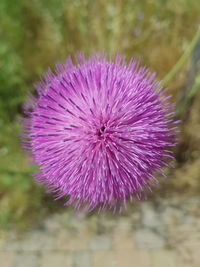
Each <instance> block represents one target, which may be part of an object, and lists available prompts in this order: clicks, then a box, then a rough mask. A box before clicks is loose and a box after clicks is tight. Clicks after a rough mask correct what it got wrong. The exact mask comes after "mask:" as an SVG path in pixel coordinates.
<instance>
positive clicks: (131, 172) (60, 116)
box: [23, 55, 177, 210]
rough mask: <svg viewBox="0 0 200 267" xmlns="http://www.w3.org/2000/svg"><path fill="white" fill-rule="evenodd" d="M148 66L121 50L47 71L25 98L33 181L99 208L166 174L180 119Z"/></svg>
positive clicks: (145, 187) (114, 204)
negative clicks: (109, 56) (35, 168)
mask: <svg viewBox="0 0 200 267" xmlns="http://www.w3.org/2000/svg"><path fill="white" fill-rule="evenodd" d="M154 78H155V74H151V73H150V72H149V70H148V69H147V68H145V67H140V66H139V64H138V62H136V61H135V60H131V61H130V62H129V64H126V62H125V61H124V60H123V59H122V58H121V57H120V56H117V57H116V59H115V61H114V62H112V61H111V60H107V59H106V57H105V56H104V55H94V56H92V57H90V58H89V59H88V60H86V59H85V58H84V56H83V55H79V56H77V63H76V65H74V64H73V62H72V60H71V58H70V57H69V58H68V59H67V62H66V64H64V65H61V64H58V65H57V70H56V72H55V73H53V72H51V71H48V73H47V74H46V76H45V78H44V80H43V81H42V82H40V83H39V84H38V85H36V91H37V97H36V96H31V97H30V100H29V103H28V104H25V113H26V115H27V117H26V118H24V119H23V122H24V128H25V131H26V133H25V134H24V136H23V137H24V138H23V140H24V143H25V146H24V147H25V148H26V149H28V150H29V151H30V152H31V155H32V159H33V162H34V163H35V164H37V165H39V169H40V171H39V173H38V174H36V176H35V177H36V179H37V180H39V181H40V182H41V183H42V184H44V185H45V186H46V187H47V188H48V189H49V191H50V192H53V193H54V194H55V195H56V197H57V198H60V197H64V196H69V200H68V201H67V203H66V204H67V205H69V204H71V203H72V202H75V206H76V207H77V208H79V207H80V206H81V205H83V204H85V205H86V206H87V208H88V209H89V210H92V209H93V208H95V207H97V206H98V207H99V209H100V210H101V209H104V208H106V207H109V208H112V207H113V208H114V209H115V208H116V207H117V206H120V207H122V206H124V205H125V204H126V200H127V199H128V198H130V199H132V197H133V196H134V195H135V196H136V197H137V198H139V199H140V198H141V197H142V196H143V195H145V192H146V191H147V190H151V187H152V185H153V184H154V183H157V182H158V181H157V179H156V178H155V177H154V174H155V173H158V172H159V173H160V174H161V175H163V176H164V172H163V170H162V169H163V167H164V166H168V160H167V159H173V156H172V155H171V151H170V150H169V149H168V148H169V147H172V146H174V145H175V142H176V138H175V137H174V136H175V134H176V133H177V130H176V123H177V122H176V121H175V122H174V121H173V119H172V116H173V114H174V113H173V111H172V109H173V105H172V104H171V103H169V101H168V99H169V98H170V96H167V97H166V96H164V93H165V92H166V90H164V89H162V88H160V83H159V82H158V81H156V80H154Z"/></svg>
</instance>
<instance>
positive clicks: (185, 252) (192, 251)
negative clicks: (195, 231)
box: [177, 242, 200, 267]
mask: <svg viewBox="0 0 200 267" xmlns="http://www.w3.org/2000/svg"><path fill="white" fill-rule="evenodd" d="M177 258H178V264H177V266H182V267H199V266H200V242H199V243H196V242H194V244H192V243H189V244H188V245H187V246H183V247H180V248H179V250H178V253H177Z"/></svg>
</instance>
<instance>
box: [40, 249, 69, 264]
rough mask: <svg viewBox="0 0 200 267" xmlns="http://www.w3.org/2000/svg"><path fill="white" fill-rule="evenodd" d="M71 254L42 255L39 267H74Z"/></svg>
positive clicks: (53, 253)
mask: <svg viewBox="0 0 200 267" xmlns="http://www.w3.org/2000/svg"><path fill="white" fill-rule="evenodd" d="M73 266H74V265H73V256H72V254H71V253H66V252H65V253H63V252H46V253H43V254H42V255H41V259H40V264H39V267H73Z"/></svg>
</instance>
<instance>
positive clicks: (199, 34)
mask: <svg viewBox="0 0 200 267" xmlns="http://www.w3.org/2000/svg"><path fill="white" fill-rule="evenodd" d="M199 38H200V26H198V28H197V31H196V33H195V35H194V37H193V39H192V41H191V43H190V44H189V46H188V48H187V49H186V50H185V53H184V54H183V55H182V56H181V57H180V59H179V60H178V61H177V63H176V64H175V65H174V67H173V68H172V69H171V70H170V71H169V72H168V73H167V75H166V76H165V77H164V79H163V81H162V86H163V87H164V86H166V85H167V84H168V83H169V81H170V80H171V79H173V77H174V76H175V75H176V73H177V72H178V71H179V70H180V68H181V67H182V65H183V64H184V62H185V61H186V59H187V58H188V57H189V55H190V54H191V52H192V50H193V48H194V47H195V45H196V43H197V41H198V39H199Z"/></svg>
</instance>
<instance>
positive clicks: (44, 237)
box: [21, 231, 55, 251]
mask: <svg viewBox="0 0 200 267" xmlns="http://www.w3.org/2000/svg"><path fill="white" fill-rule="evenodd" d="M54 246H55V238H54V236H52V235H51V234H50V233H48V232H41V231H34V232H32V233H30V234H28V235H27V236H26V238H25V239H24V240H23V242H21V250H23V251H41V250H43V251H45V250H46V251H48V250H52V249H54Z"/></svg>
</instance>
